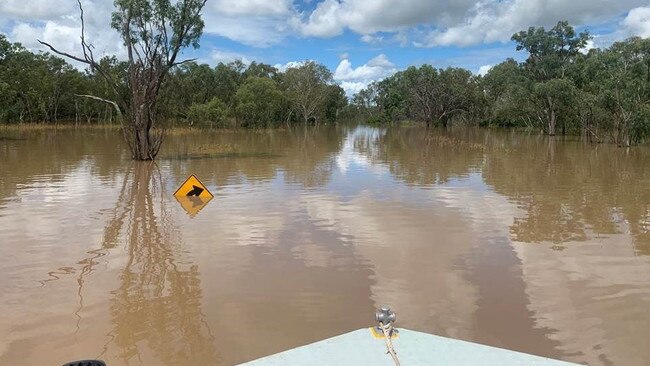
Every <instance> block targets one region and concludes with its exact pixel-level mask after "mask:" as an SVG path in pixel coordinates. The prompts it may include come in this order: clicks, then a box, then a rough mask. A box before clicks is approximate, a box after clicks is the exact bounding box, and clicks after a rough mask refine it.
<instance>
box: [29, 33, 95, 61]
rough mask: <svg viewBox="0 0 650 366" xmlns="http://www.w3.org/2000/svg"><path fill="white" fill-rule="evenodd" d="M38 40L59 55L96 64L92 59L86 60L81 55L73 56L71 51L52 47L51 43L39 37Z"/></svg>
mask: <svg viewBox="0 0 650 366" xmlns="http://www.w3.org/2000/svg"><path fill="white" fill-rule="evenodd" d="M37 41H38V43H40V44H42V45H43V46H47V47H48V48H49V49H50V50H52V52H54V53H56V54H57V55H61V56H65V57H67V58H71V59H73V60H75V61H79V62H81V63H84V64H88V65H91V66H93V64H94V62H93V61H91V60H86V59H83V58H80V57H77V56H73V55H71V54H69V53H66V52H63V51H59V50H57V49H56V48H54V47H52V45H51V44H49V43H47V42H43V41H41V40H40V39H37Z"/></svg>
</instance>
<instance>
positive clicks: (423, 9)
mask: <svg viewBox="0 0 650 366" xmlns="http://www.w3.org/2000/svg"><path fill="white" fill-rule="evenodd" d="M176 1H177V0H176ZM82 3H83V5H84V10H85V20H86V39H87V40H88V41H89V42H90V43H92V44H93V46H94V47H95V50H96V54H115V55H117V56H118V57H122V58H123V57H124V49H123V47H122V43H121V40H120V39H119V36H118V34H117V33H116V32H115V31H114V30H112V29H111V28H110V16H111V12H112V11H113V1H112V0H82ZM203 19H204V21H205V29H204V34H203V36H202V38H201V41H200V44H201V47H200V48H199V49H197V50H193V49H191V50H187V51H186V52H185V54H184V56H185V57H188V58H197V59H198V60H199V62H203V63H208V64H210V65H213V66H214V65H216V64H217V63H219V62H230V61H233V60H237V59H239V60H242V61H244V62H245V63H248V62H251V61H257V62H264V63H267V64H271V65H275V66H276V67H278V68H279V69H285V68H286V67H290V66H291V65H295V63H296V62H300V61H304V60H315V61H317V62H320V63H322V64H324V65H326V66H327V67H328V68H329V69H330V70H332V72H333V73H334V79H335V80H336V82H337V83H339V84H340V85H341V86H342V87H343V88H344V89H345V90H346V92H347V93H348V95H352V94H353V93H355V92H357V91H359V90H360V89H361V88H363V87H364V86H366V85H367V84H368V83H370V82H372V81H376V80H380V79H382V78H385V77H387V76H389V75H391V74H393V73H395V72H397V71H399V70H402V69H405V68H407V67H409V66H412V65H414V66H418V65H421V64H423V63H428V64H431V65H434V66H436V67H448V66H454V67H464V68H467V69H469V70H471V71H472V72H474V73H481V74H483V73H485V72H487V71H488V70H489V68H490V67H491V66H493V65H495V64H497V63H499V62H501V61H503V60H505V59H506V58H508V57H513V58H515V59H517V60H523V59H525V58H526V54H524V53H523V52H522V51H519V52H518V51H516V50H515V46H514V44H513V43H512V41H510V37H511V36H512V34H513V33H515V32H517V31H520V30H524V29H527V28H528V27H529V26H544V27H547V28H549V27H552V26H553V25H554V24H556V23H557V22H558V21H560V20H568V21H569V22H570V23H571V24H572V25H574V26H575V27H576V28H577V29H578V30H579V31H583V30H588V31H589V32H590V33H591V34H592V35H593V36H594V39H593V41H592V42H590V44H589V47H606V46H608V45H610V44H611V43H612V42H614V41H617V40H622V39H625V38H627V37H630V36H641V37H650V4H649V3H648V0H479V1H476V0H455V1H442V0H208V2H207V4H206V7H205V9H204V11H203ZM0 31H1V32H2V33H4V34H5V35H7V37H8V38H9V39H10V40H11V41H14V42H20V43H22V44H23V45H24V46H25V47H27V48H29V49H31V50H35V51H36V50H44V48H42V47H41V46H40V45H39V44H38V42H37V41H36V40H37V39H42V40H44V41H46V42H49V43H52V44H53V45H55V46H56V47H58V48H59V49H61V50H64V51H67V52H76V53H78V52H79V50H80V49H81V47H80V45H79V34H80V22H79V9H78V6H77V2H76V0H0Z"/></svg>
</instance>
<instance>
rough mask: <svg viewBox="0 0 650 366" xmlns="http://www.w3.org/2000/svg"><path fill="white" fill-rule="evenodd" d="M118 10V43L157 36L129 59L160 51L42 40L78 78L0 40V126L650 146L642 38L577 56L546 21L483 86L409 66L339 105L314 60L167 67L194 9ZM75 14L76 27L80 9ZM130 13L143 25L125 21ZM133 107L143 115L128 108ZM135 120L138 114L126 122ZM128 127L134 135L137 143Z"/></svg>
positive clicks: (573, 41) (578, 37) (578, 44)
mask: <svg viewBox="0 0 650 366" xmlns="http://www.w3.org/2000/svg"><path fill="white" fill-rule="evenodd" d="M166 2H169V1H166ZM116 4H117V6H118V8H117V11H116V12H115V16H114V19H113V27H114V28H115V29H116V30H118V31H120V32H121V33H123V35H125V34H131V35H132V36H133V34H134V32H135V31H134V30H133V29H132V28H133V27H135V28H137V27H138V26H141V23H143V22H145V20H146V21H149V22H150V23H153V28H154V29H155V28H156V27H158V29H160V31H159V33H158V34H157V35H156V36H155V37H154V36H152V35H151V34H149V33H147V31H146V29H147V27H144V29H145V30H143V31H142V32H140V33H137V32H136V33H135V34H140V36H139V37H136V38H137V39H138V42H139V44H141V45H142V46H140V47H139V48H138V47H137V45H131V46H129V42H131V41H132V39H131V38H129V37H126V36H124V37H123V38H124V39H125V40H126V41H125V46H126V47H127V49H134V50H135V53H136V54H137V53H138V52H137V50H138V49H142V50H147V49H156V47H158V48H159V49H160V50H161V51H160V52H158V53H155V52H157V51H155V52H154V53H153V54H152V55H147V54H144V55H142V56H140V55H139V54H138V55H137V57H136V56H131V58H130V59H128V60H124V61H122V60H118V59H117V58H116V57H104V58H102V59H100V60H97V61H95V59H94V58H93V55H92V47H91V46H90V45H89V44H88V43H86V42H85V40H84V38H83V33H82V46H83V49H84V55H83V57H75V56H72V55H68V54H65V53H62V52H59V51H57V50H56V49H54V48H53V47H52V46H50V45H48V44H45V43H44V44H45V45H46V46H48V47H50V48H51V50H52V51H54V52H55V53H57V54H59V55H62V56H64V57H67V58H69V59H73V60H76V61H78V62H81V63H86V64H87V68H86V70H84V71H80V70H79V69H77V68H75V67H73V66H71V65H70V64H69V63H67V62H66V61H64V60H63V59H61V58H59V57H57V56H54V55H52V54H50V53H44V52H39V53H34V52H31V51H29V50H27V49H25V48H24V47H22V46H21V45H20V44H17V43H11V42H9V41H8V40H7V38H6V37H5V36H4V35H2V34H0V122H5V123H21V122H37V123H57V122H60V121H68V122H69V121H74V122H75V123H78V124H80V123H93V122H106V123H112V122H116V121H117V120H118V119H122V118H125V119H127V120H128V121H130V122H129V123H127V124H125V125H123V126H127V127H128V126H132V127H133V131H132V135H133V137H132V138H129V139H127V141H133V144H134V146H135V145H138V144H140V143H141V141H140V140H143V139H144V140H146V141H145V142H147V144H149V145H154V144H155V141H154V142H150V141H148V140H149V137H147V136H148V134H149V130H150V129H151V128H152V126H153V124H154V121H155V120H158V119H164V120H172V121H175V122H176V123H179V122H180V123H182V124H185V125H191V126H211V127H272V126H279V125H283V126H284V125H287V126H288V125H293V124H314V125H317V124H320V123H323V122H334V121H336V120H337V119H340V118H341V117H345V118H349V119H363V120H367V121H368V122H370V123H394V122H399V121H404V120H412V121H416V122H419V123H423V124H426V125H427V126H442V127H446V126H448V125H449V124H450V123H464V124H478V125H481V126H500V127H531V128H537V129H541V130H543V131H544V132H545V133H547V134H549V135H556V134H582V135H583V136H584V137H585V138H587V139H589V140H591V141H596V142H601V141H605V140H611V141H613V142H615V143H616V144H618V145H620V146H630V145H633V144H635V143H640V142H642V141H644V140H647V139H648V137H649V136H650V39H642V38H636V37H635V38H629V39H627V40H624V41H620V42H616V43H614V44H612V45H611V46H610V47H608V48H604V49H599V48H592V49H589V50H586V47H587V45H588V42H589V41H590V39H591V38H592V37H591V35H590V34H589V33H587V32H582V33H579V34H578V33H576V31H575V30H574V29H573V27H571V26H570V25H569V24H568V23H567V22H564V21H563V22H558V24H557V25H556V26H554V27H553V28H552V29H550V30H546V29H544V28H543V27H539V28H535V27H531V28H529V29H528V30H526V31H521V32H518V33H516V34H514V35H513V36H512V40H513V41H514V42H515V43H516V47H517V50H521V51H525V52H527V54H528V57H527V59H526V60H525V61H523V62H517V61H515V60H514V59H507V60H505V61H504V62H502V63H500V64H498V65H495V66H494V67H492V68H491V69H490V70H489V71H488V73H487V74H486V75H484V76H480V75H474V74H472V73H471V72H470V71H469V70H466V69H463V68H453V67H450V68H446V69H439V68H435V67H433V66H431V65H426V64H425V65H422V66H419V67H415V66H412V67H409V68H407V69H406V70H403V71H400V72H397V73H395V74H393V75H392V76H390V77H388V78H386V79H384V80H382V81H378V82H374V83H371V84H370V85H369V86H368V87H367V88H365V89H363V90H361V91H360V92H359V93H357V94H355V95H354V96H353V98H352V99H351V104H349V105H348V99H347V98H346V95H345V92H344V90H343V89H342V88H341V87H340V86H339V85H337V84H336V83H335V82H334V80H333V76H332V72H331V71H330V70H328V69H327V68H326V67H325V66H324V65H321V64H318V63H316V62H313V61H306V62H303V63H301V64H299V65H297V66H295V67H290V68H288V69H286V70H283V71H282V70H278V69H277V68H275V67H273V66H271V65H267V64H264V63H257V62H252V63H250V64H248V65H246V64H244V63H242V62H241V61H234V62H230V63H227V64H226V63H219V64H218V65H217V66H216V67H211V66H209V65H206V64H199V63H197V62H195V61H191V60H189V61H187V60H186V61H176V60H175V59H176V54H175V53H172V52H170V49H176V51H178V50H180V49H182V48H185V47H187V46H189V45H196V44H195V43H196V42H197V41H198V36H199V35H200V32H201V30H202V22H201V20H200V15H199V13H198V12H199V11H200V9H201V8H202V5H203V4H204V2H202V1H198V0H184V1H183V2H181V3H179V4H177V7H178V9H176V13H174V11H173V10H174V8H173V7H171V8H168V7H166V6H165V7H162V6H160V8H155V7H154V8H151V9H149V8H146V7H145V8H143V9H144V10H142V11H141V13H142V14H140V13H137V12H136V13H135V15H134V14H132V11H133V10H132V9H133V7H130V5H129V4H130V3H129V2H128V1H127V0H124V6H122V7H119V6H120V4H121V3H120V2H117V3H116ZM170 4H171V3H170ZM127 5H129V6H127ZM183 5H185V6H186V7H187V9H190V10H192V9H194V10H192V11H193V13H192V14H195V15H194V16H195V18H193V19H189V20H188V19H185V18H182V19H181V18H178V19H180V20H179V22H180V23H179V24H181V25H184V26H185V27H187V28H188V29H193V32H194V33H192V34H190V35H192V37H191V38H187V39H185V40H184V41H182V42H180V43H179V42H178V41H175V42H174V41H167V42H168V43H169V45H168V46H165V47H162V46H160V45H161V44H163V45H164V44H165V40H167V39H168V35H167V34H166V26H165V25H164V23H165V22H166V21H169V19H175V16H174V14H183V12H188V10H187V9H186V8H183V7H182V6H183ZM147 9H148V10H147ZM145 10H146V11H145ZM143 12H145V13H146V12H148V13H146V14H145V13H143ZM138 14H139V15H138ZM154 15H155V16H157V17H158V18H156V17H155V16H154ZM81 16H82V22H83V10H82V11H81ZM135 16H140V17H142V19H145V20H142V21H138V20H137V17H136V19H135V20H133V18H134V17H135ZM152 19H153V20H152ZM155 19H160V20H159V21H158V23H157V22H156V21H155ZM160 24H162V25H160ZM149 27H151V26H149ZM192 27H194V28H192ZM126 28H129V30H128V32H127V31H125V29H126ZM172 28H173V29H183V28H182V27H180V25H179V26H175V27H172ZM125 32H126V33H125ZM183 34H189V33H187V32H185V33H183ZM174 47H175V48H174ZM163 51H165V52H167V54H165V55H164V57H162V56H161V54H160V53H161V52H163ZM152 75H153V76H152ZM133 105H138V106H141V107H139V108H136V109H133V108H132V107H131V106H133ZM134 110H137V111H145V112H146V113H145V114H146V115H142V116H140V115H136V114H134V113H133V111H134ZM123 114H124V116H123ZM139 130H142V131H144V132H143V134H142V136H140V137H138V136H137V131H139ZM147 144H145V145H147ZM144 149H145V150H149V149H152V148H151V147H144ZM153 150H157V148H154V149H153ZM136 155H140V156H142V157H145V158H146V157H147V156H151V155H152V154H151V152H142V153H138V154H136Z"/></svg>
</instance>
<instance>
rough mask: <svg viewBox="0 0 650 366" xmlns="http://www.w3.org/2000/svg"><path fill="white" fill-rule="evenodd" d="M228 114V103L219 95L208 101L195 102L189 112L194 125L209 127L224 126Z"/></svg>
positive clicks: (188, 114)
mask: <svg viewBox="0 0 650 366" xmlns="http://www.w3.org/2000/svg"><path fill="white" fill-rule="evenodd" d="M227 114H228V108H227V106H226V104H225V103H224V102H223V101H221V99H219V98H217V97H214V98H212V100H210V101H209V102H208V103H204V104H198V103H194V104H192V105H191V106H190V108H189V110H188V112H187V116H188V118H189V120H190V121H191V123H192V125H194V124H196V125H199V126H209V127H224V121H225V119H226V117H227Z"/></svg>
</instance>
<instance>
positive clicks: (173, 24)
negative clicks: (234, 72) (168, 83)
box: [39, 0, 207, 160]
mask: <svg viewBox="0 0 650 366" xmlns="http://www.w3.org/2000/svg"><path fill="white" fill-rule="evenodd" d="M77 1H78V3H79V10H80V16H81V46H82V50H83V56H74V55H71V54H68V53H65V52H62V51H59V50H57V49H56V48H54V47H53V46H52V45H50V44H49V43H46V42H43V41H40V40H39V42H40V43H41V44H43V45H45V46H47V47H49V48H50V49H51V50H52V51H53V52H55V53H57V54H59V55H63V56H65V57H68V58H70V59H73V60H75V61H78V62H82V63H85V64H87V65H89V67H90V69H91V71H96V72H98V73H99V74H100V75H101V76H102V77H103V78H104V79H105V80H106V81H107V83H108V84H109V85H110V86H111V88H112V91H113V94H114V95H115V99H116V100H115V101H111V100H107V99H103V98H99V97H96V96H95V97H93V96H88V97H91V98H94V99H98V100H102V101H104V102H106V103H110V104H112V105H113V106H114V107H115V109H116V110H117V111H118V113H119V114H122V113H123V115H124V118H123V122H122V131H123V133H124V138H125V140H126V142H127V144H128V145H129V148H130V149H131V153H132V155H133V158H134V159H136V160H153V159H154V158H155V156H156V155H157V154H158V151H159V149H160V146H161V144H162V141H163V134H162V133H154V127H155V125H156V122H157V119H158V108H157V106H158V99H159V92H160V89H161V87H162V85H163V83H164V82H165V79H166V78H167V76H168V74H169V70H170V69H171V68H173V67H174V66H177V65H180V64H183V63H185V62H187V60H186V61H178V55H179V53H180V51H181V50H182V49H184V48H187V47H189V46H193V47H194V48H198V46H199V44H198V41H199V38H200V37H201V34H202V32H203V26H204V24H203V20H202V19H201V10H202V9H203V7H204V6H205V3H206V1H207V0H179V1H174V2H172V1H171V0H155V1H151V0H115V7H116V11H115V12H113V17H112V23H111V25H112V27H113V28H114V29H115V30H117V31H118V32H119V33H120V35H121V36H122V39H123V40H124V46H125V47H126V53H127V56H128V61H127V62H128V70H127V71H128V89H129V91H128V93H127V94H128V95H127V97H123V96H122V95H121V94H120V92H119V84H118V81H117V80H115V79H114V77H113V76H111V74H110V73H109V72H108V71H107V70H105V69H104V68H103V66H102V65H101V64H100V63H98V62H97V61H96V60H95V56H94V54H93V49H94V47H93V46H92V44H90V43H88V41H87V40H86V39H85V34H84V18H83V16H84V11H83V7H82V5H81V0H77Z"/></svg>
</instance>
